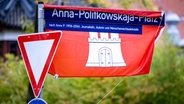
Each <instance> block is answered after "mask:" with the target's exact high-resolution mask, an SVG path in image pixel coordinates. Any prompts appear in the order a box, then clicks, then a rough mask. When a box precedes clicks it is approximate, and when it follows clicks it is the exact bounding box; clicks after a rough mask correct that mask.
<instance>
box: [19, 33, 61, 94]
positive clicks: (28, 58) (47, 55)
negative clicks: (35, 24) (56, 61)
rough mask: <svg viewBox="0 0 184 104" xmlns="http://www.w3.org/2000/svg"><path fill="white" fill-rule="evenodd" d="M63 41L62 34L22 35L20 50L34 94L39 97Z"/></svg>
mask: <svg viewBox="0 0 184 104" xmlns="http://www.w3.org/2000/svg"><path fill="white" fill-rule="evenodd" d="M60 39H61V32H58V31H56V32H44V33H36V34H27V35H21V36H19V37H18V43H19V48H20V50H21V54H22V57H23V59H24V63H25V66H26V69H27V74H28V77H29V80H30V83H31V86H32V89H33V92H34V95H35V97H38V96H39V94H40V91H41V89H42V86H43V83H44V80H45V78H46V74H47V72H48V70H49V68H50V65H51V62H52V59H53V57H54V55H55V52H56V49H57V47H58V44H59V42H60Z"/></svg>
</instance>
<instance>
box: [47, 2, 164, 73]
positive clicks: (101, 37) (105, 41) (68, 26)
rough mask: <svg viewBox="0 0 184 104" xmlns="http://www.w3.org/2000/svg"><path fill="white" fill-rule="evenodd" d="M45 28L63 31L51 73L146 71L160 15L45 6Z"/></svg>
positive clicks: (160, 19)
mask: <svg viewBox="0 0 184 104" xmlns="http://www.w3.org/2000/svg"><path fill="white" fill-rule="evenodd" d="M44 8H45V11H44V12H45V13H44V15H45V21H46V30H62V39H61V41H60V43H59V46H58V48H57V50H56V54H55V56H54V59H53V61H52V63H51V67H50V70H49V73H50V74H52V75H56V76H59V77H111V76H133V75H140V74H148V73H149V71H150V66H151V60H152V56H153V51H154V43H155V41H156V39H157V37H158V36H159V34H160V32H161V30H162V29H163V27H164V13H163V12H153V11H136V10H135V11H134V10H115V9H102V8H82V7H60V6H50V5H45V7H44Z"/></svg>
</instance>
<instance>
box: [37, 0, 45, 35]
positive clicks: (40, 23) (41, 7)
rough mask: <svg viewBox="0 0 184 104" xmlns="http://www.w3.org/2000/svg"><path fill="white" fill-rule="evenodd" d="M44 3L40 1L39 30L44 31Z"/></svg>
mask: <svg viewBox="0 0 184 104" xmlns="http://www.w3.org/2000/svg"><path fill="white" fill-rule="evenodd" d="M43 8H44V3H43V2H38V32H44V9H43Z"/></svg>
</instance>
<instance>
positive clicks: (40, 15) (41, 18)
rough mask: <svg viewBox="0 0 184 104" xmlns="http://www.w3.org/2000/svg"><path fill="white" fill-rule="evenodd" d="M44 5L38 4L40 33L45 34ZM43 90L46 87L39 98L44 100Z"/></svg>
mask: <svg viewBox="0 0 184 104" xmlns="http://www.w3.org/2000/svg"><path fill="white" fill-rule="evenodd" d="M43 8H44V3H43V2H42V1H41V2H38V33H39V32H44V9H43ZM43 88H44V86H42V88H41V92H40V95H39V97H38V98H42V97H43Z"/></svg>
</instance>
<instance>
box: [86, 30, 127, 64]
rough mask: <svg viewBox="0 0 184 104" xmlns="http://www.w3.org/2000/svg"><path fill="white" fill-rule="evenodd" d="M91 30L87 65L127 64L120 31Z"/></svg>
mask: <svg viewBox="0 0 184 104" xmlns="http://www.w3.org/2000/svg"><path fill="white" fill-rule="evenodd" d="M99 34H100V35H98V32H89V38H88V42H89V53H88V60H87V63H86V67H116V66H126V63H125V61H124V59H123V55H122V52H121V45H120V43H121V39H120V38H119V34H118V33H102V32H101V33H99Z"/></svg>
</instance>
